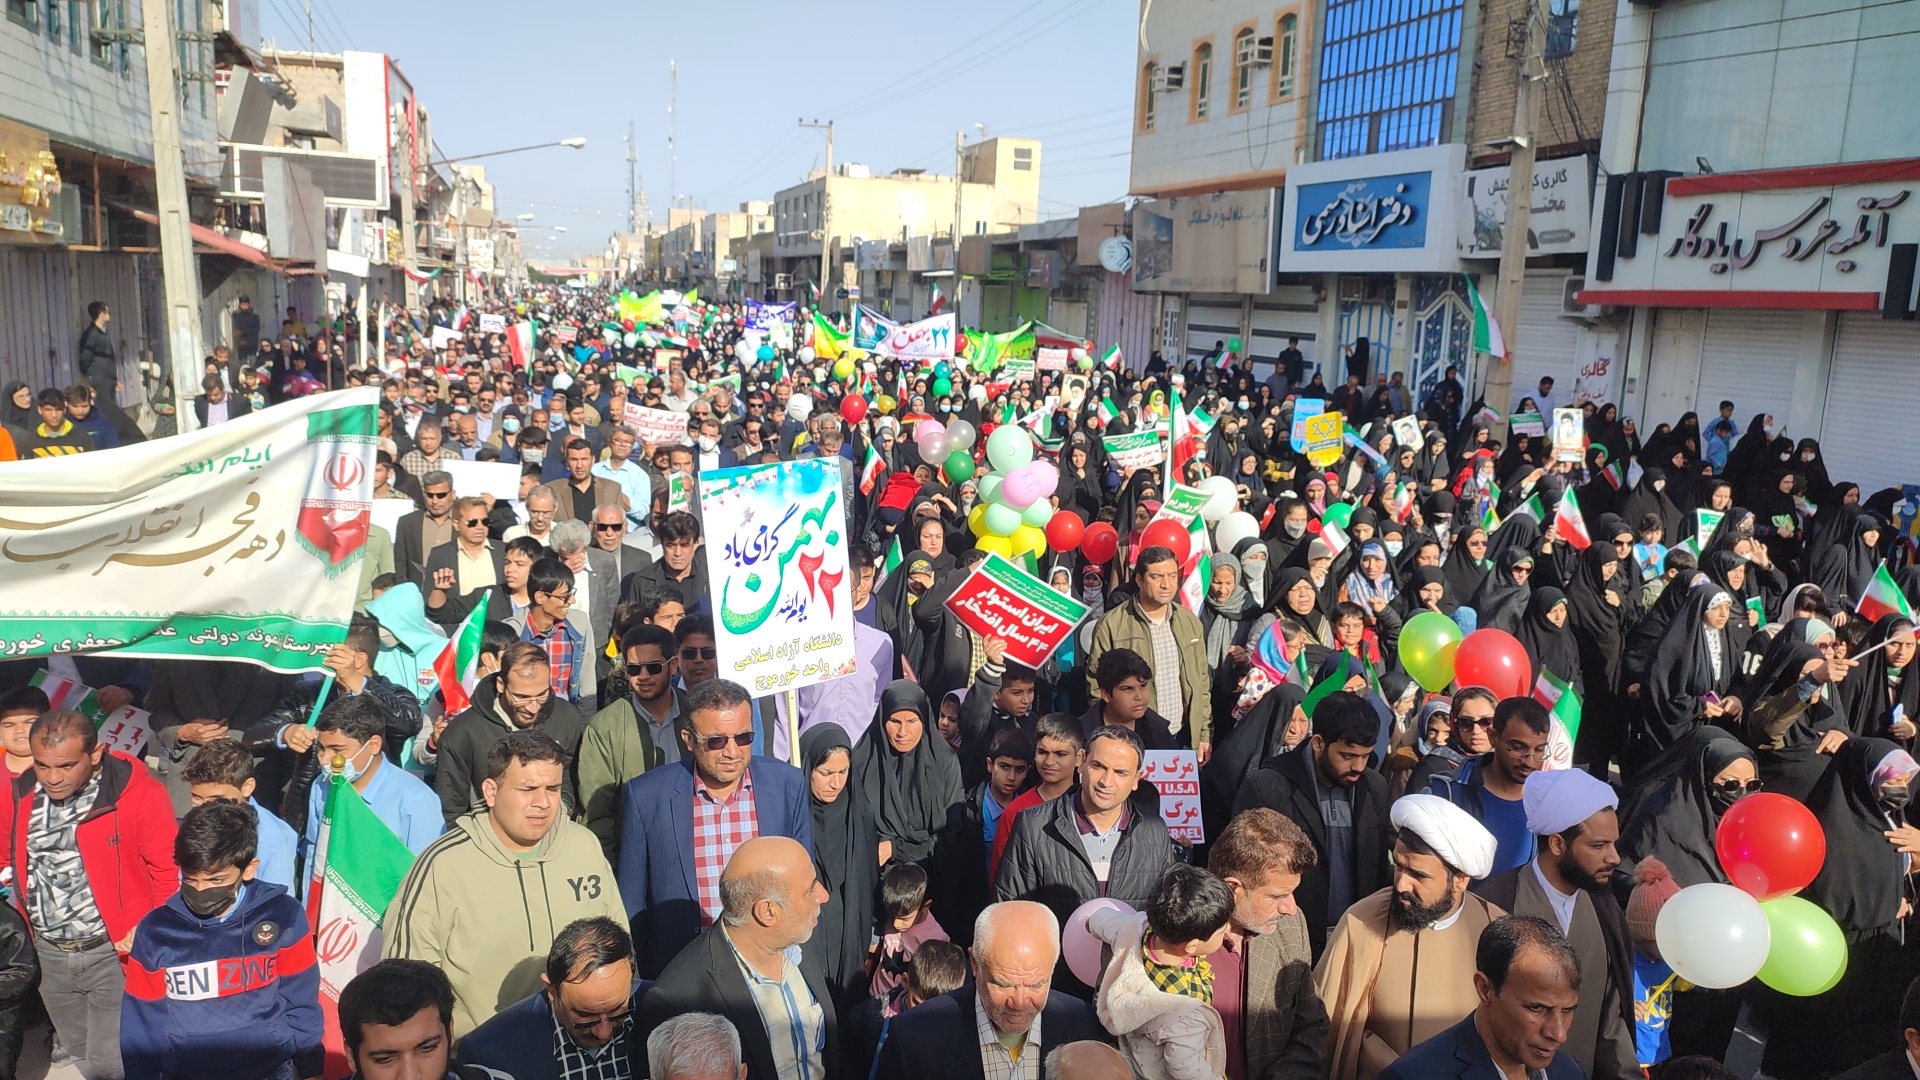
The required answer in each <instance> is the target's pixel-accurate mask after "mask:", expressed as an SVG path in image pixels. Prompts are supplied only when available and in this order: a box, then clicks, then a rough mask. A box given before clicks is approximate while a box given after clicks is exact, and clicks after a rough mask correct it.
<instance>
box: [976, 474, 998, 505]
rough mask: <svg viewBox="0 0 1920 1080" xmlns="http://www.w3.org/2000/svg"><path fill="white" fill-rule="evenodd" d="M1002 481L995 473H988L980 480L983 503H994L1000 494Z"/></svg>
mask: <svg viewBox="0 0 1920 1080" xmlns="http://www.w3.org/2000/svg"><path fill="white" fill-rule="evenodd" d="M1000 480H1001V477H999V476H996V475H995V474H993V473H988V474H987V475H985V476H983V477H981V478H980V488H979V490H980V501H981V502H992V501H993V497H994V496H995V495H998V494H999V493H1000Z"/></svg>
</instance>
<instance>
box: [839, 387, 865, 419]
mask: <svg viewBox="0 0 1920 1080" xmlns="http://www.w3.org/2000/svg"><path fill="white" fill-rule="evenodd" d="M866 416H867V399H866V398H863V397H861V396H860V395H859V394H848V395H847V396H846V397H845V398H844V399H843V400H842V401H841V402H840V419H842V420H845V421H846V422H847V423H849V424H857V423H859V422H860V421H862V420H864V419H866Z"/></svg>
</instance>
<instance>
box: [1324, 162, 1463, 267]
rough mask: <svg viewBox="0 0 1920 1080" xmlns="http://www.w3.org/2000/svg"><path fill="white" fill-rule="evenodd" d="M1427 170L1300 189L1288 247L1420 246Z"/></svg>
mask: <svg viewBox="0 0 1920 1080" xmlns="http://www.w3.org/2000/svg"><path fill="white" fill-rule="evenodd" d="M1432 186H1433V174H1432V173H1430V172H1410V173H1397V174H1395V175H1393V176H1368V177H1361V178H1358V179H1353V180H1330V181H1328V182H1326V183H1324V184H1306V185H1303V186H1302V187H1301V188H1300V215H1299V221H1298V222H1297V223H1296V225H1295V229H1296V233H1295V237H1294V247H1295V249H1296V250H1299V251H1321V250H1326V249H1330V248H1347V249H1359V248H1373V249H1376V250H1378V249H1383V248H1420V247H1426V246H1427V220H1426V209H1427V196H1428V194H1429V192H1430V190H1431V189H1432Z"/></svg>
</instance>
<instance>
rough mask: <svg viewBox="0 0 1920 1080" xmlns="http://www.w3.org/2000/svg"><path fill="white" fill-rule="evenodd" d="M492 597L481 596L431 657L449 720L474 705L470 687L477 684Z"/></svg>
mask: <svg viewBox="0 0 1920 1080" xmlns="http://www.w3.org/2000/svg"><path fill="white" fill-rule="evenodd" d="M492 596H493V590H492V589H488V590H487V591H486V592H483V593H481V594H480V599H479V600H478V601H476V602H475V603H474V605H473V610H472V611H470V612H468V613H467V617H466V619H465V620H464V621H462V622H461V623H460V629H459V630H458V631H456V632H455V633H454V635H453V636H452V637H451V638H449V639H447V645H446V648H444V649H441V650H440V655H439V656H437V657H435V658H434V661H433V673H434V675H436V676H438V677H439V679H440V696H441V697H442V698H444V699H445V700H446V703H447V715H448V716H449V717H454V716H458V715H460V714H461V713H463V712H466V711H467V707H468V706H470V705H472V704H473V688H474V687H475V686H477V685H479V682H480V639H481V638H482V637H483V636H484V634H485V631H486V625H487V600H488V599H489V598H491V597H492Z"/></svg>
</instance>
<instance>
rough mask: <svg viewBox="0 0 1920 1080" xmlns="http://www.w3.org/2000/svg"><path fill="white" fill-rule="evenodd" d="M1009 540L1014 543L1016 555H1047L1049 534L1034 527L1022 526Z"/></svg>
mask: <svg viewBox="0 0 1920 1080" xmlns="http://www.w3.org/2000/svg"><path fill="white" fill-rule="evenodd" d="M1008 539H1010V540H1012V541H1013V553H1014V554H1015V555H1045V554H1046V553H1047V534H1046V533H1044V532H1041V531H1040V530H1039V529H1036V528H1034V527H1033V526H1032V525H1022V526H1020V527H1019V528H1018V529H1015V530H1014V531H1013V535H1012V536H1011V537H1009V538H1008Z"/></svg>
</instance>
